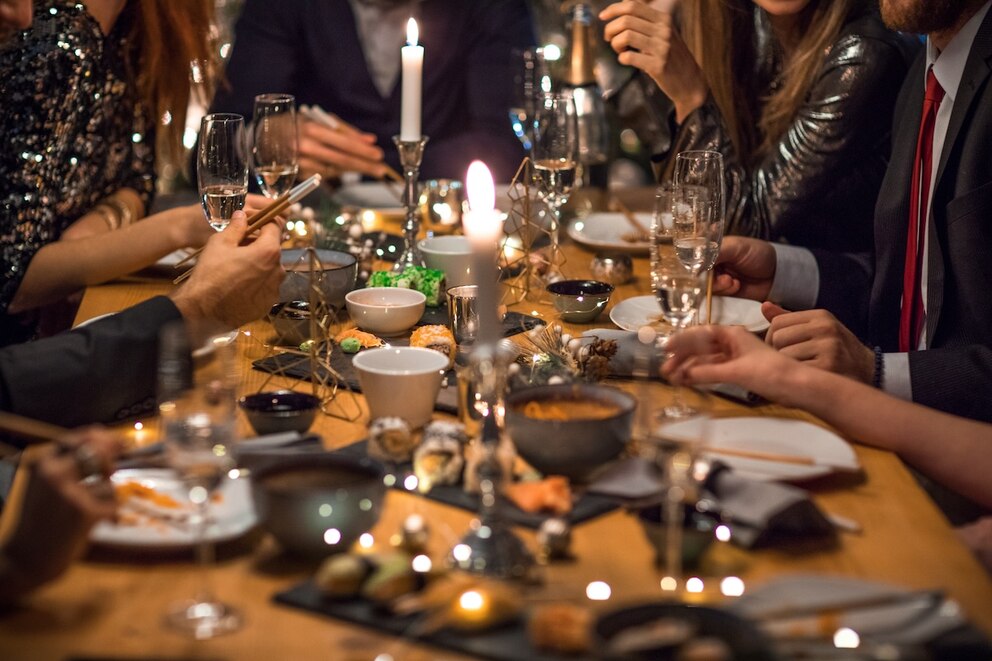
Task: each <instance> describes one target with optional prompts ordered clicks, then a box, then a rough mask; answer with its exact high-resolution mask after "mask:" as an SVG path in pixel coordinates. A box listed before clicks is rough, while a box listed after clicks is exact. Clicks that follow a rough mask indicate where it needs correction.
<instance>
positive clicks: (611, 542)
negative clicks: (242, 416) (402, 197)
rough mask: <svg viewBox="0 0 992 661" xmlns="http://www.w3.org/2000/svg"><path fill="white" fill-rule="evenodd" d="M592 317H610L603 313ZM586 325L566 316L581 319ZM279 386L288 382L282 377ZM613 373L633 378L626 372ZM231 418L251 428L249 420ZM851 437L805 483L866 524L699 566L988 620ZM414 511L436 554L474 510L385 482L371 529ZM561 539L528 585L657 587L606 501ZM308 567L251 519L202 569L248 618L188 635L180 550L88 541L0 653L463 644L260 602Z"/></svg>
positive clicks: (923, 505) (937, 526) (721, 552)
mask: <svg viewBox="0 0 992 661" xmlns="http://www.w3.org/2000/svg"><path fill="white" fill-rule="evenodd" d="M565 253H566V255H567V258H568V263H567V264H566V266H565V270H566V272H568V273H571V274H575V275H579V274H584V273H585V272H586V269H587V265H588V263H589V259H590V257H591V254H590V253H588V252H586V251H584V250H581V249H579V248H577V247H574V246H566V247H565ZM635 273H636V274H637V276H638V278H637V280H636V281H635V282H634V283H632V284H629V285H625V286H623V287H619V288H618V289H617V291H616V293H615V294H614V297H613V302H614V303H615V302H617V301H620V300H622V299H624V298H626V297H629V296H633V295H638V294H643V293H645V292H646V291H647V290H648V287H647V285H646V279H647V264H646V260H644V259H638V260H636V263H635ZM167 288H168V285H167V284H166V283H164V282H152V283H147V282H143V283H136V282H119V283H113V284H109V285H105V286H101V287H94V288H91V289H90V290H89V291H88V292H87V294H86V297H85V299H84V301H83V305H82V308H81V309H80V313H79V318H80V319H85V318H89V317H93V316H96V315H98V314H102V313H105V312H110V311H114V310H118V309H121V308H123V307H126V306H129V305H132V304H134V303H137V302H139V301H141V300H143V299H145V298H147V297H149V296H152V295H154V294H157V293H162V292H165V291H167ZM514 309H517V310H520V311H522V312H527V313H537V314H539V315H542V316H544V317H546V318H549V319H553V318H554V313H553V310H552V309H551V308H550V307H549V306H547V305H542V304H533V303H526V304H520V305H517V306H515V307H514ZM598 325H600V326H604V325H606V326H608V325H610V324H609V321H608V318H607V317H606V315H605V314H604V315H603V317H601V318H600V320H599V324H598ZM594 326H595V325H589V326H586V327H572V330H573V332H580V331H581V330H583V329H584V328H591V327H594ZM246 330H249V331H251V333H252V337H246V336H245V335H242V336H241V337H240V338H239V340H238V347H239V349H240V352H241V354H242V356H243V358H244V361H245V364H246V365H247V362H248V361H250V360H251V359H253V358H257V357H259V356H261V355H262V353H263V349H262V347H261V345H260V344H258V343H257V341H256V339H255V338H257V337H259V336H263V337H264V336H265V335H266V334H267V333H269V332H270V331H269V330H268V328H267V325H266V324H265V323H262V322H259V323H255V324H251V325H250V326H248V327H247V329H246ZM264 378H265V375H264V374H262V373H260V372H257V371H254V370H251V369H247V367H246V368H245V369H244V370H243V376H242V390H243V391H244V392H252V391H256V390H257V389H258V388H259V386H260V384H261V382H262V380H263V379H264ZM285 385H294V383H293V382H291V381H286V382H285ZM295 385H299V384H298V383H296V384H295ZM617 385H618V386H619V387H622V388H627V387H630V385H629V384H627V383H624V382H618V383H617ZM650 388H651V391H652V397H654V398H656V400H657V401H658V403H663V402H664V401H667V398H669V397H670V390H669V389H668V388H666V387H665V386H663V385H662V384H660V383H655V384H651V385H650ZM358 400H359V401H361V398H360V397H359V398H358ZM363 404H364V403H363ZM716 406H717V409H718V410H719V412H721V413H727V414H735V415H762V416H778V417H790V418H800V419H808V420H809V419H811V418H810V417H809V416H807V415H806V414H803V413H802V412H799V411H795V410H790V409H786V408H783V407H780V406H762V407H758V408H747V407H744V406H741V405H739V404H735V403H732V402H729V401H724V400H719V402H718V404H717V405H716ZM366 423H367V414H365V413H363V415H362V417H361V419H360V420H359V421H358V422H354V423H351V422H344V421H341V420H336V419H334V418H330V417H320V418H319V419H318V421H317V423H316V425H315V430H316V431H318V432H319V433H321V434H323V436H324V439H325V442H326V444H327V445H328V446H329V447H340V446H343V445H346V444H349V443H351V442H353V441H356V440H359V439H361V438H363V437H364V435H365V425H366ZM241 424H242V427H243V430H244V431H245V432H247V431H248V428H247V424H246V423H245V421H244V420H242V421H241ZM856 451H857V454H858V457H859V459H860V461H861V463H862V465H863V466H864V478H863V479H862V480H851V479H840V478H826V479H822V480H820V481H818V482H817V483H815V484H813V485H810V486H811V488H812V489H813V490H814V493H815V498H816V501H817V502H818V503H819V505H820V506H821V507H822V508H823V510H824V511H826V512H829V513H831V514H836V515H841V516H844V517H848V518H850V519H853V520H855V521H856V522H858V523H859V524H860V525H861V526H862V527H863V533H862V534H849V533H842V534H841V535H840V543H839V545H838V546H837V547H836V548H834V549H830V550H821V551H817V552H810V553H795V552H785V551H781V550H774V549H773V550H764V551H758V552H743V551H741V550H739V549H737V548H735V547H731V546H728V545H723V544H718V545H715V546H714V548H713V549H712V550H711V551H710V553H709V554H708V556H707V558H706V559H705V561H704V564H703V567H702V569H701V570H700V574H699V575H700V576H703V577H704V578H706V577H712V576H725V575H736V576H740V577H741V578H743V580H744V581H745V583H746V585H747V586H748V587H754V586H757V585H760V584H761V583H763V582H764V581H767V580H768V579H770V578H773V577H777V576H781V575H784V574H792V573H803V572H805V573H817V574H829V575H837V576H850V577H863V578H869V579H873V580H878V581H887V582H891V583H894V584H899V585H904V586H907V587H910V588H940V589H942V590H945V591H946V592H947V593H948V594H949V595H950V596H952V597H954V598H955V599H956V600H957V601H958V602H959V603H960V604H961V605H962V607H963V608H964V610H965V611H966V612H967V613H968V614H969V616H970V617H971V618H972V619H973V620H974V621H975V622H976V623H977V624H978V625H979V626H981V627H982V628H983V629H984V630H986V631H988V632H992V608H989V604H992V581H990V579H989V576H988V575H987V574H986V573H985V571H984V570H983V569H982V568H981V566H980V565H979V564H978V563H977V562H976V561H975V559H974V558H973V557H972V556H971V554H970V553H969V552H968V550H967V549H966V548H965V547H964V546H962V545H961V543H960V542H959V541H958V540H957V538H956V537H955V535H954V532H953V531H952V529H951V528H950V526H949V525H948V523H947V521H946V520H945V519H944V518H943V516H942V515H941V514H940V513H939V512H938V510H937V509H936V508H935V507H934V505H933V504H932V503H931V501H930V500H929V499H928V498H927V497H926V495H925V494H924V493H923V492H922V491H921V490H920V488H919V487H918V486H917V484H916V482H915V481H914V479H913V478H912V476H911V475H910V474H909V472H908V471H907V470H906V468H905V467H904V466H903V464H902V463H901V462H900V461H899V459H898V458H897V457H896V456H894V455H893V454H891V453H889V452H883V451H879V450H875V449H872V448H868V447H863V446H856ZM411 512H419V513H421V514H423V515H424V516H426V517H427V519H428V520H429V521H430V522H431V523H432V526H433V535H432V538H431V545H430V551H431V554H432V555H433V556H434V557H435V558H440V557H443V555H444V554H445V553H446V552H447V550H448V549H449V548H450V546H451V545H452V544H453V543H454V542H455V540H456V539H457V538H458V537H459V536H460V535H461V534H462V533H463V532H464V531H465V529H466V527H467V525H468V523H469V521H470V519H471V516H470V515H469V513H467V512H464V511H460V510H455V509H452V508H449V507H446V506H444V505H440V504H437V503H435V502H432V501H429V500H426V499H423V498H420V497H418V496H414V495H410V494H404V493H399V492H395V491H392V492H390V494H389V495H388V501H387V507H386V511H385V513H384V515H383V516H382V519H381V520H380V522H379V524H378V525H377V526H376V528H375V529H374V530H373V533H374V535H375V536H376V539H386V538H387V537H388V536H389V535H391V534H392V533H394V532H395V531H396V530H398V528H399V525H400V522H401V521H402V520H403V518H404V517H405V516H406V515H407V514H409V513H411ZM521 534H522V537H523V538H524V539H525V540H526V541H527V543H528V544H530V545H531V546H532V547H533V546H534V539H533V535H532V534H531V533H529V532H527V531H521ZM573 540H574V541H573V550H574V553H575V555H576V556H577V558H578V560H577V562H574V563H565V564H554V565H551V566H549V567H548V568H547V569H546V577H547V581H546V584H545V586H544V587H542V588H539V589H537V590H536V592H535V595H536V596H537V597H538V598H541V597H567V598H574V599H577V600H581V599H584V592H585V586H586V585H587V584H588V583H589V582H590V581H594V580H601V581H606V582H607V583H609V584H610V586H611V587H612V591H613V598H612V599H611V600H610V602H609V603H607V604H606V605H605V607H607V608H608V607H610V606H612V605H614V604H616V603H620V602H624V601H630V600H637V599H650V598H657V597H658V596H659V594H660V589H659V579H660V577H661V576H662V575H663V574H662V573H661V572H660V570H657V569H656V568H655V566H654V564H653V550H652V549H651V548H650V547H649V545H648V543H647V541H646V540H645V538H644V535H643V532H642V530H641V529H640V527H639V524H638V523H637V521H636V520H635V519H634V518H632V517H631V516H629V515H627V514H625V513H622V512H619V511H617V512H614V513H611V514H608V515H606V516H603V517H600V518H598V519H595V520H593V521H591V522H589V523H586V524H583V525H580V526H577V527H576V529H575V530H574V534H573ZM311 570H312V569H311V568H309V567H306V566H303V565H299V564H294V563H293V562H292V561H289V560H287V559H285V558H284V557H282V556H280V555H279V553H278V550H277V548H276V546H275V543H274V542H273V541H272V540H271V539H268V538H265V537H264V536H263V535H261V534H255V535H252V536H249V537H248V538H247V539H244V540H240V541H238V542H235V543H232V544H228V545H226V546H225V547H223V548H222V549H221V553H220V561H219V562H218V564H217V566H216V567H215V568H214V569H213V570H212V576H211V580H212V582H213V585H214V586H215V588H216V591H217V593H218V595H219V596H220V597H221V598H223V599H225V600H227V601H228V602H230V603H233V604H235V605H237V606H238V607H240V608H241V609H242V611H243V613H244V615H245V619H246V623H247V624H246V626H245V627H244V629H243V630H241V631H239V632H237V633H234V634H232V635H228V636H222V637H220V638H217V639H215V640H211V641H206V642H193V641H190V640H187V639H186V638H183V637H182V636H180V635H178V634H176V633H173V632H171V631H168V630H166V629H164V628H163V626H162V615H163V613H164V612H165V610H166V608H167V607H168V606H169V605H170V604H172V603H175V602H178V601H180V600H182V599H185V598H188V597H189V596H191V595H192V594H193V593H194V591H195V590H196V586H197V573H196V572H195V571H194V568H193V565H192V563H191V559H190V557H189V556H188V555H180V556H179V557H178V558H172V559H164V560H163V559H150V558H143V557H141V556H140V554H138V553H134V554H133V556H132V557H126V556H121V555H108V554H106V553H93V554H91V557H89V558H87V559H86V560H85V561H83V562H80V563H78V564H77V565H76V566H75V567H74V568H73V569H71V570H70V571H69V573H68V574H67V575H66V576H65V577H64V578H63V579H61V580H59V581H58V582H56V583H54V584H52V585H51V586H49V587H47V588H46V589H44V590H42V591H40V592H39V593H37V594H36V595H35V596H34V597H33V598H32V599H30V600H29V601H28V602H27V604H26V606H25V607H24V608H23V609H20V610H17V611H14V612H11V613H8V614H6V615H4V616H3V617H0V658H3V659H31V660H42V659H64V658H67V657H73V658H75V657H100V658H108V657H111V658H152V657H154V658H167V659H170V658H196V659H231V660H234V659H277V658H282V659H294V660H295V659H309V658H313V659H365V660H370V659H373V658H375V657H376V655H377V654H379V653H382V652H387V653H389V654H391V655H392V656H393V657H394V658H396V659H458V658H462V657H459V656H458V655H455V654H451V653H447V652H443V651H440V650H437V649H434V648H431V647H427V646H421V645H416V644H413V643H410V642H407V641H401V640H398V639H395V638H392V637H390V636H385V635H379V634H376V633H375V632H372V631H369V630H366V629H362V628H358V627H355V626H351V625H348V624H345V623H343V622H339V621H335V620H331V619H327V618H323V617H319V616H316V615H310V614H307V613H305V612H302V611H298V610H294V609H290V608H285V607H281V606H276V605H274V604H273V603H272V601H271V598H272V595H273V594H274V593H276V592H277V591H280V590H283V589H285V588H287V587H289V586H291V585H293V584H295V583H296V582H298V581H300V580H302V579H303V578H305V577H306V576H307V575H308V573H309V572H310V571H311ZM715 582H716V581H710V582H709V583H708V584H707V585H708V586H713V585H714V583H715ZM707 594H709V589H708V590H707Z"/></svg>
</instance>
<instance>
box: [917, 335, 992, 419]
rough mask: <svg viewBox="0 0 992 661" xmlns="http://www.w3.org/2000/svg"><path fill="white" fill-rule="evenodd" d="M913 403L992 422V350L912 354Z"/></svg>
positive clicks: (976, 347) (957, 349) (971, 348)
mask: <svg viewBox="0 0 992 661" xmlns="http://www.w3.org/2000/svg"><path fill="white" fill-rule="evenodd" d="M909 377H910V382H911V383H912V385H913V401H914V402H916V403H918V404H923V405H924V406H929V407H931V408H935V409H939V410H941V411H947V412H948V413H953V414H954V415H961V416H964V417H966V418H972V419H975V420H985V421H992V349H990V348H989V347H987V346H982V345H972V346H968V347H955V348H953V349H950V348H949V349H927V350H926V351H913V352H911V353H910V354H909Z"/></svg>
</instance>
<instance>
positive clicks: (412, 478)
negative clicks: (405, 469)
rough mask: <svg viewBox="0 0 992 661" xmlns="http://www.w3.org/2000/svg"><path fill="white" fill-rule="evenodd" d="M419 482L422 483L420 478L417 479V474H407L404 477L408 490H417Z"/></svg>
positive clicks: (405, 487) (405, 486) (404, 484)
mask: <svg viewBox="0 0 992 661" xmlns="http://www.w3.org/2000/svg"><path fill="white" fill-rule="evenodd" d="M418 484H420V480H418V479H417V476H416V475H407V476H406V477H405V478H404V479H403V488H404V489H406V490H407V491H415V490H416V488H417V485H418Z"/></svg>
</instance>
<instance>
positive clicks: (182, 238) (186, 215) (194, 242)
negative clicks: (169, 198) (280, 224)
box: [172, 193, 272, 248]
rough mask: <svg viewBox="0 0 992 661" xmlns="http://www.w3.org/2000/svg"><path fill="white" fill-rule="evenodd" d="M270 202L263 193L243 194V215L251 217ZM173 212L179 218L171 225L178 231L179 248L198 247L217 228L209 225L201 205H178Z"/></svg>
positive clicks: (215, 231) (177, 241)
mask: <svg viewBox="0 0 992 661" xmlns="http://www.w3.org/2000/svg"><path fill="white" fill-rule="evenodd" d="M271 203H272V200H270V199H268V198H267V197H265V196H264V195H256V194H254V193H249V194H248V195H246V196H245V207H244V212H245V215H246V216H248V217H251V216H252V215H253V214H255V213H257V212H259V211H261V210H262V209H264V208H265V207H267V206H269V204H271ZM175 213H176V214H177V215H178V216H179V218H178V220H177V221H176V222H175V223H173V224H172V226H173V227H175V228H176V230H177V232H178V237H177V240H176V245H178V246H179V247H180V248H200V247H202V246H203V245H204V244H205V243H206V242H207V241H208V240H209V239H210V237H212V236H213V235H214V234H216V233H217V230H215V229H214V228H213V227H211V226H210V223H208V222H207V218H206V216H204V215H203V206H202V205H199V204H191V205H189V206H185V207H179V208H177V209H176V210H175Z"/></svg>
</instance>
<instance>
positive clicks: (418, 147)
mask: <svg viewBox="0 0 992 661" xmlns="http://www.w3.org/2000/svg"><path fill="white" fill-rule="evenodd" d="M427 140H428V138H427V136H426V135H424V136H421V137H420V139H419V140H401V139H400V136H398V135H394V136H393V142H394V143H395V144H396V150H397V151H398V152H399V154H400V165H402V166H403V178H404V180H405V181H406V185H405V187H404V190H403V204H404V205H405V206H406V222H405V223H404V224H403V252H401V253H400V256H399V258H397V260H396V263H395V264H393V272H395V273H402V272H403V271H404V270H406V268H407V267H408V266H424V265H425V264H424V256H423V255H422V254H421V252H420V248H419V247H418V246H417V234H418V233H419V232H420V195H418V193H417V181H418V179H420V161H421V159H423V157H424V145H426V144H427Z"/></svg>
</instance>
